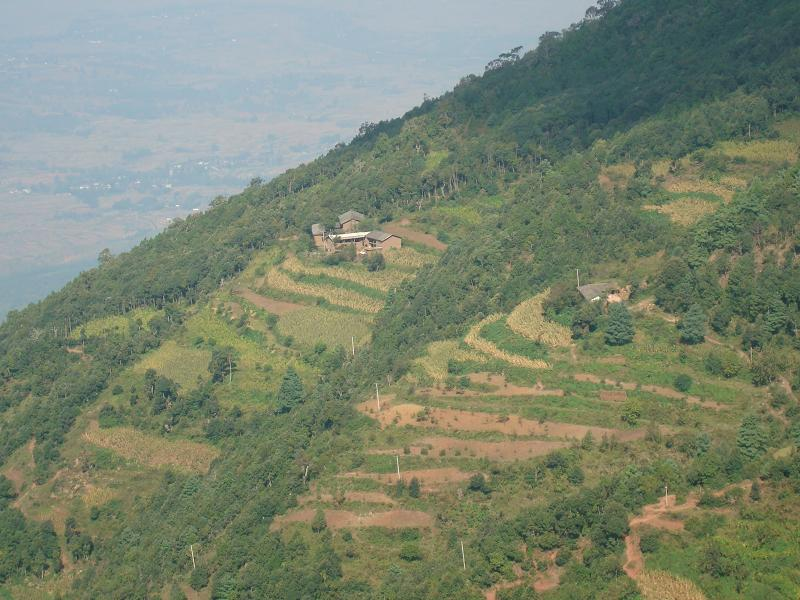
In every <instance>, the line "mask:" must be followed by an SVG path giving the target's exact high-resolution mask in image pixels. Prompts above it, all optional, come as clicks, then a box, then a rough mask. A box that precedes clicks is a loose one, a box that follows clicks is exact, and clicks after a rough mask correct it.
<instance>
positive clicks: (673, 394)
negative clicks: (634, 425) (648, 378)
mask: <svg viewBox="0 0 800 600" xmlns="http://www.w3.org/2000/svg"><path fill="white" fill-rule="evenodd" d="M573 377H574V378H575V381H581V382H584V383H596V384H598V385H610V386H614V387H619V388H622V390H624V391H629V392H632V391H634V390H636V389H639V390H642V391H643V392H650V393H651V394H656V395H658V396H663V397H664V398H671V399H673V400H686V402H687V403H688V404H695V405H697V406H702V407H703V408H709V409H711V410H726V409H727V408H729V407H728V406H727V405H725V404H720V403H719V402H714V401H712V400H701V399H700V398H698V397H697V396H691V395H689V394H684V393H682V392H679V391H678V390H673V389H671V388H668V387H664V386H661V385H649V384H641V385H640V384H638V383H636V382H633V381H616V380H614V379H608V378H603V377H599V376H597V375H593V374H592V373H575V375H574V376H573ZM601 394H602V392H601ZM601 399H603V398H602V395H601Z"/></svg>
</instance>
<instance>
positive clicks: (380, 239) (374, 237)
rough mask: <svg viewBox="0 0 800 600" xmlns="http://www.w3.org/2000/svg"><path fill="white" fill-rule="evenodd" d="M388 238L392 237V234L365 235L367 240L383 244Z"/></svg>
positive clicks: (382, 232) (376, 233)
mask: <svg viewBox="0 0 800 600" xmlns="http://www.w3.org/2000/svg"><path fill="white" fill-rule="evenodd" d="M390 237H392V234H391V233H386V232H385V231H370V232H369V233H368V234H367V239H368V240H375V241H376V242H385V241H386V240H388V239H389V238H390Z"/></svg>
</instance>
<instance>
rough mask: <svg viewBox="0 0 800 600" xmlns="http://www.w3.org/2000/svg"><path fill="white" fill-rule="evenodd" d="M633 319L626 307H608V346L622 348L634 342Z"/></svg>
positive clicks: (616, 305)
mask: <svg viewBox="0 0 800 600" xmlns="http://www.w3.org/2000/svg"><path fill="white" fill-rule="evenodd" d="M633 334H634V330H633V319H632V318H631V313H630V312H628V309H627V308H626V307H625V305H623V304H621V303H615V304H612V305H611V306H609V307H608V326H607V327H606V344H608V345H609V346H622V345H624V344H629V343H630V342H631V341H632V340H633Z"/></svg>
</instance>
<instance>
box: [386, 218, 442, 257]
mask: <svg viewBox="0 0 800 600" xmlns="http://www.w3.org/2000/svg"><path fill="white" fill-rule="evenodd" d="M381 228H382V229H383V231H385V232H386V233H392V234H394V235H398V236H400V237H401V238H405V239H407V240H411V241H412V242H416V243H417V244H422V245H423V246H428V247H429V248H433V249H434V250H440V251H442V252H444V251H445V250H447V244H445V243H444V242H441V241H439V240H438V239H436V237H434V236H432V235H430V234H429V233H422V232H421V231H417V230H416V229H410V228H409V227H405V226H403V225H400V224H398V223H385V224H383V225H381Z"/></svg>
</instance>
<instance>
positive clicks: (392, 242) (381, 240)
mask: <svg viewBox="0 0 800 600" xmlns="http://www.w3.org/2000/svg"><path fill="white" fill-rule="evenodd" d="M366 245H367V247H369V248H376V249H381V250H385V249H387V248H401V247H402V246H403V239H402V238H401V237H399V236H396V235H394V234H391V233H386V232H385V231H370V232H369V233H368V234H367V238H366Z"/></svg>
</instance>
